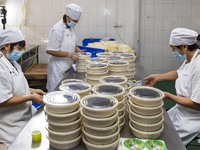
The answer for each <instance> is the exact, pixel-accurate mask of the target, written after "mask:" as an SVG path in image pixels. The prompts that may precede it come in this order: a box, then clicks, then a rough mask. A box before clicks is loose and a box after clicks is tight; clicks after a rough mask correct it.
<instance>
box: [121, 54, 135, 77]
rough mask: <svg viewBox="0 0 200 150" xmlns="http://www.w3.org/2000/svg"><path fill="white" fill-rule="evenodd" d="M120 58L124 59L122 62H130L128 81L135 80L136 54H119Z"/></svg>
mask: <svg viewBox="0 0 200 150" xmlns="http://www.w3.org/2000/svg"><path fill="white" fill-rule="evenodd" d="M119 56H120V57H121V58H122V60H124V61H128V62H129V68H128V73H127V77H128V79H133V78H134V76H135V60H136V56H135V54H134V53H122V54H119Z"/></svg>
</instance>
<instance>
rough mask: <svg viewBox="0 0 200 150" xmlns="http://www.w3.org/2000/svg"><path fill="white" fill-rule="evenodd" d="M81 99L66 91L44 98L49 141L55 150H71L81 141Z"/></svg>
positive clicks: (53, 93)
mask: <svg viewBox="0 0 200 150" xmlns="http://www.w3.org/2000/svg"><path fill="white" fill-rule="evenodd" d="M79 101H80V97H79V95H78V94H73V93H69V92H65V91H55V92H51V93H48V94H47V95H45V96H44V103H45V108H44V110H45V114H46V120H47V122H48V126H47V127H46V129H47V131H48V135H47V137H48V139H49V142H50V145H51V147H53V148H55V149H71V148H73V147H76V146H77V145H79V143H80V141H81V137H82V134H81V115H80V105H79Z"/></svg>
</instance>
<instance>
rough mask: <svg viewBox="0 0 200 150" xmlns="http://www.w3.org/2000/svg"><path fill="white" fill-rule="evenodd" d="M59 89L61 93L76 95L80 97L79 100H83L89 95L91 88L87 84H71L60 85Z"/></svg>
mask: <svg viewBox="0 0 200 150" xmlns="http://www.w3.org/2000/svg"><path fill="white" fill-rule="evenodd" d="M59 89H60V90H61V91H68V92H72V93H76V94H78V95H79V96H80V98H83V97H84V96H87V95H89V94H90V92H91V90H92V86H91V85H90V84H88V83H81V82H71V83H65V84H62V85H60V87H59Z"/></svg>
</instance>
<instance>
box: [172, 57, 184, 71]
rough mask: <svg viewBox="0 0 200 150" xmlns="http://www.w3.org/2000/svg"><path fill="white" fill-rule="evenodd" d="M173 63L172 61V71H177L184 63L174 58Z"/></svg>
mask: <svg viewBox="0 0 200 150" xmlns="http://www.w3.org/2000/svg"><path fill="white" fill-rule="evenodd" d="M171 61H172V70H177V69H178V68H180V66H181V64H182V63H183V61H180V60H177V59H176V58H174V57H172V59H171Z"/></svg>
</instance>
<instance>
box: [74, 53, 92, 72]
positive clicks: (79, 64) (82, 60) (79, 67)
mask: <svg viewBox="0 0 200 150" xmlns="http://www.w3.org/2000/svg"><path fill="white" fill-rule="evenodd" d="M90 57H91V53H89V52H83V53H78V59H77V61H76V71H77V72H85V71H86V69H85V66H86V60H87V59H89V58H90Z"/></svg>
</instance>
